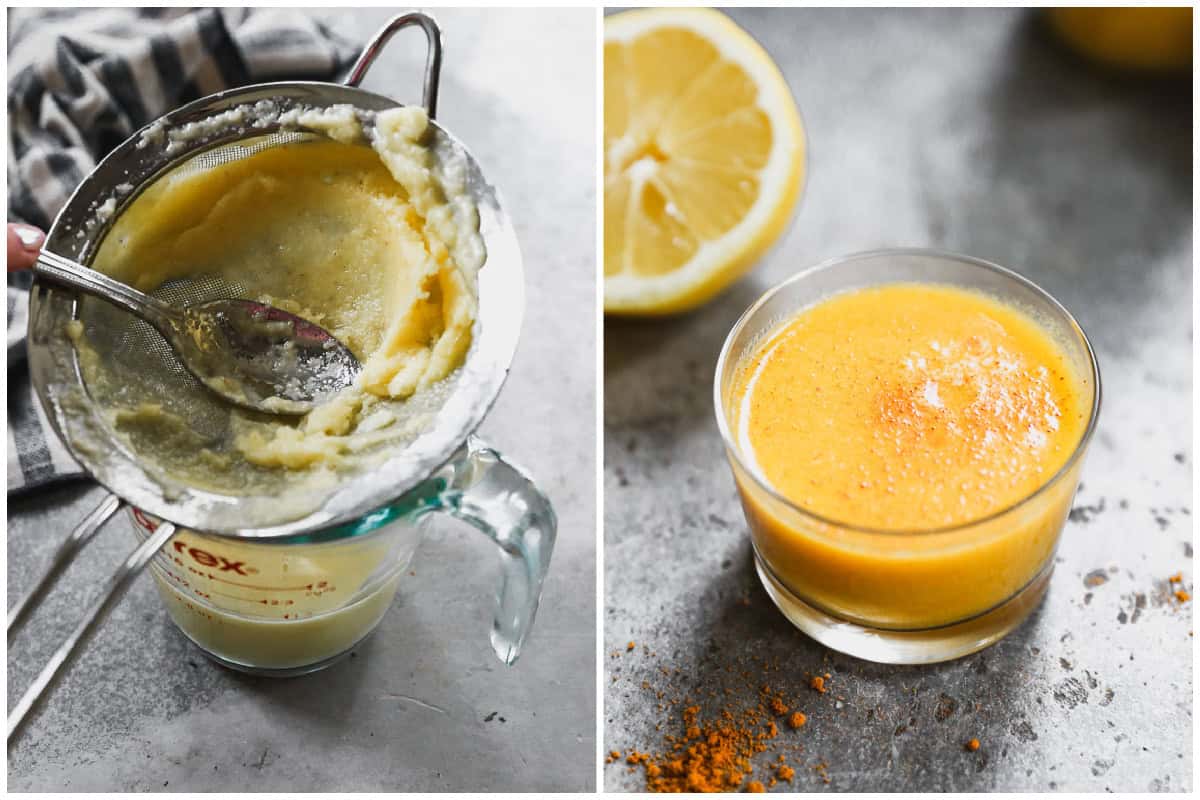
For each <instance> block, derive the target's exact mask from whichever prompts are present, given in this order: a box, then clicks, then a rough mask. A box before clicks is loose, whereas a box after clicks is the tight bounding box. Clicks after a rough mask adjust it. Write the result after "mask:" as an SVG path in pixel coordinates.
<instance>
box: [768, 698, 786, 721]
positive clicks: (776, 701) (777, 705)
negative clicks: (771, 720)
mask: <svg viewBox="0 0 1200 800" xmlns="http://www.w3.org/2000/svg"><path fill="white" fill-rule="evenodd" d="M771 710H772V711H774V712H775V714H776V715H778V716H781V717H782V716H783V715H784V714H786V713H788V707H787V704H786V703H784V702H783V700H781V699H780V698H778V697H772V698H771Z"/></svg>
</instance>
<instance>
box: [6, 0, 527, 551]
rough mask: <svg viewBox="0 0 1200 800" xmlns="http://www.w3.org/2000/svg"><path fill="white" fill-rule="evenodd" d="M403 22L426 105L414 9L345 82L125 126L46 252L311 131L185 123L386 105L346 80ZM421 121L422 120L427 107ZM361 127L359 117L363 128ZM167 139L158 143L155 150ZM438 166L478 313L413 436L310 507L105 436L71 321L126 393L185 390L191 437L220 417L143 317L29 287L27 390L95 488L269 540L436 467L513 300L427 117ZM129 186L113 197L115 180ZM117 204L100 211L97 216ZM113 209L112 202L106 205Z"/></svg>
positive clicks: (457, 430) (482, 377)
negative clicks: (430, 414) (186, 469)
mask: <svg viewBox="0 0 1200 800" xmlns="http://www.w3.org/2000/svg"><path fill="white" fill-rule="evenodd" d="M404 24H420V25H422V26H426V32H427V33H429V34H430V42H431V57H430V64H429V66H428V68H427V75H426V105H427V107H428V110H429V111H432V110H433V108H432V106H433V103H432V100H433V96H434V95H433V92H435V91H436V88H433V89H431V84H432V85H433V86H434V87H435V86H436V81H435V80H433V78H432V77H431V76H432V75H435V74H436V67H435V65H436V64H437V63H438V62H439V61H440V57H439V55H438V53H439V47H438V44H437V43H438V36H437V29H436V27H432V20H430V18H429V17H426V16H424V15H420V14H409V15H405V16H404V17H400V18H397V21H394V22H393V23H392V24H390V25H389V26H388V27H387V28H385V29H384V31H383V32H381V34H380V35H379V36H378V37H376V40H375V41H374V42H373V43H372V44H371V45H369V46H368V48H367V49H366V50H365V51H364V54H363V57H362V59H360V62H359V65H357V66H356V67H355V69H354V71H353V72H352V74H351V78H350V80H349V84H350V85H346V86H343V85H337V84H326V83H301V82H296V83H275V84H261V85H257V86H250V87H245V88H241V89H234V90H230V91H226V92H221V93H218V94H216V95H212V96H210V97H207V98H203V99H201V100H198V101H196V102H194V103H191V104H189V105H187V106H185V107H183V108H181V109H179V110H178V111H175V112H172V113H170V114H168V115H166V116H165V117H163V118H162V119H160V120H159V121H158V122H156V123H154V125H153V126H148V129H144V130H143V131H142V132H139V133H138V134H135V135H134V136H133V137H131V138H130V139H129V140H128V141H126V142H125V143H123V144H122V145H121V146H119V147H118V148H117V149H116V150H114V151H113V152H112V153H111V154H110V155H109V156H108V157H107V158H105V159H104V161H102V162H101V163H100V164H99V165H98V166H97V167H96V169H95V170H94V171H93V173H92V174H91V175H90V176H88V178H87V179H85V181H84V182H83V183H82V184H81V185H80V187H79V189H78V190H77V191H76V192H75V194H74V195H73V196H72V197H71V199H70V201H68V203H67V206H66V207H65V208H64V209H63V211H62V212H61V213H60V215H59V217H58V219H57V220H56V221H55V224H54V226H53V228H52V229H51V231H50V233H49V236H48V238H47V244H46V247H47V249H49V250H51V251H53V252H57V253H60V254H61V255H64V256H67V257H69V258H74V259H75V260H77V261H80V262H82V263H84V264H88V263H90V261H91V259H92V258H93V257H94V255H95V253H96V251H97V249H98V247H99V245H100V243H101V242H102V241H103V238H104V236H105V234H106V233H107V232H108V230H109V229H110V228H111V226H112V223H113V222H114V221H115V219H116V218H118V217H119V216H120V214H121V211H122V209H123V208H125V207H127V205H128V204H129V203H130V202H131V201H132V200H133V199H134V198H135V197H136V196H137V195H138V194H139V193H140V191H141V190H142V189H144V188H145V187H146V186H148V185H149V184H151V183H153V182H154V181H155V180H157V179H159V178H161V177H162V176H163V175H165V174H166V173H168V172H170V171H172V170H175V169H179V168H181V167H182V168H183V169H185V170H189V171H194V170H204V169H211V168H213V167H214V166H218V165H220V164H224V163H227V162H229V161H232V160H236V159H240V158H245V157H247V156H250V155H252V154H254V153H257V152H260V151H261V150H263V149H267V148H271V147H277V146H279V145H281V144H288V143H293V142H296V141H300V140H304V139H310V138H314V137H316V136H319V135H320V133H319V132H318V131H313V130H310V129H306V128H305V127H304V126H303V125H300V124H298V123H289V124H281V123H278V122H270V123H268V124H263V123H262V122H261V121H260V120H258V119H254V120H250V119H249V118H248V120H247V121H246V122H243V123H240V124H237V125H210V126H209V127H211V130H208V129H207V128H203V127H202V128H201V130H202V131H203V132H204V133H203V135H200V136H197V137H195V138H194V139H188V140H187V141H186V142H181V141H179V140H177V139H176V138H175V137H174V136H173V133H174V132H176V131H179V130H180V129H182V128H183V127H184V126H187V125H189V124H192V125H193V130H195V128H196V127H198V126H196V125H195V124H194V123H205V122H206V121H211V120H212V119H213V118H214V117H216V118H220V117H221V115H223V114H224V115H226V116H227V117H228V115H229V114H230V112H231V110H234V109H238V108H247V107H252V106H253V105H254V104H256V103H262V102H263V101H266V102H269V103H271V104H272V106H273V108H275V109H277V111H278V112H279V113H280V114H285V113H286V112H287V111H290V110H294V109H313V108H315V109H325V108H330V107H333V106H337V105H342V104H349V105H351V106H353V107H355V108H357V109H362V110H364V111H366V112H373V111H380V110H384V109H387V108H392V107H396V106H397V105H398V104H397V103H396V102H394V101H392V100H390V99H388V98H386V97H382V96H380V95H377V94H373V93H370V92H367V91H365V90H362V89H359V88H357V87H356V86H354V84H355V83H357V82H358V80H360V79H361V77H362V75H363V74H364V73H365V70H366V66H367V65H369V63H370V59H371V58H373V57H374V55H375V54H377V52H378V50H379V47H380V46H382V44H383V42H384V41H386V39H387V38H388V37H389V36H390V35H391V34H392V33H394V31H395V30H397V29H398V28H400V27H403V25H404ZM431 116H432V115H431ZM367 124H369V120H368V123H367ZM155 126H158V127H157V130H159V131H161V133H160V134H159V136H158V137H157V139H151V141H156V142H157V143H158V146H156V145H154V144H152V145H151V146H146V140H147V138H148V137H146V135H145V130H149V129H153V128H155ZM163 142H166V143H167V144H166V146H161V144H162V143H163ZM426 144H427V146H428V147H429V149H430V151H431V153H432V154H433V159H434V163H435V165H439V166H441V167H444V168H445V169H447V170H451V169H455V168H456V166H455V165H461V167H462V168H463V169H464V170H465V185H466V191H467V194H468V195H469V197H470V198H471V200H473V201H474V204H475V205H476V207H477V208H478V211H479V219H480V224H479V232H480V235H481V237H482V239H483V243H484V246H485V248H486V251H487V258H486V262H485V264H484V266H483V268H482V269H481V270H480V271H479V275H478V294H479V309H478V313H477V319H476V323H475V328H474V331H473V340H472V345H471V349H470V351H469V353H468V356H467V359H466V362H465V363H464V365H463V366H462V367H461V368H460V369H459V370H458V372H457V373H456V378H455V384H454V387H453V391H451V392H448V393H446V396H445V398H444V403H443V404H442V405H441V407H440V408H439V409H438V411H437V415H436V418H435V419H434V421H433V423H432V424H431V425H430V426H429V427H428V429H427V430H425V431H424V432H423V433H422V434H421V435H420V436H419V437H418V438H416V440H415V441H411V442H405V446H404V447H397V448H396V452H395V453H389V454H387V458H386V459H385V460H384V461H383V462H382V463H381V464H379V465H378V466H377V467H375V468H373V469H371V470H364V471H361V472H360V473H358V474H354V475H352V476H350V477H348V479H347V480H344V481H340V482H339V483H338V485H336V486H331V487H329V488H328V490H327V491H326V492H324V493H323V494H321V495H320V496H316V495H314V496H312V497H311V498H310V502H309V504H308V506H307V507H294V508H291V509H286V508H284V507H283V505H282V504H280V503H279V502H277V494H278V489H279V487H278V486H274V485H270V484H264V487H265V488H267V489H270V491H266V492H263V493H254V492H250V493H232V492H222V491H212V490H210V489H202V488H199V487H197V486H193V485H188V484H186V483H180V482H173V481H171V480H169V479H166V478H164V477H163V476H162V475H161V474H158V473H156V472H155V471H154V470H153V469H149V468H148V465H147V464H146V463H144V459H142V458H140V457H139V454H138V453H137V452H132V451H131V450H130V448H129V447H128V446H126V444H125V443H124V442H122V441H121V440H120V438H119V437H117V436H115V435H114V433H113V431H112V429H111V426H110V424H109V422H108V421H107V420H106V418H105V416H104V414H103V411H104V408H103V404H102V403H98V402H96V401H97V399H98V398H97V397H95V396H94V395H93V393H92V391H91V390H92V388H93V387H89V386H87V385H86V384H85V381H84V380H83V376H82V375H81V371H80V368H79V364H78V357H77V353H76V349H75V347H74V346H73V344H72V343H71V341H70V340H69V339H68V338H67V337H66V336H65V335H64V330H65V326H66V324H67V323H68V322H69V321H70V320H72V319H74V318H78V319H79V320H80V321H81V322H83V323H84V324H85V326H86V333H87V335H86V339H87V341H88V342H89V344H91V345H93V346H94V347H95V348H96V349H97V350H98V351H99V352H100V354H101V356H102V358H103V360H104V361H105V362H106V363H111V365H112V368H111V371H114V372H117V371H120V372H122V374H124V375H127V376H129V380H128V381H127V382H128V383H130V384H131V385H130V386H129V387H126V388H125V389H124V391H125V392H127V393H128V394H129V395H130V397H131V398H137V397H141V396H144V397H155V398H160V397H163V396H168V397H169V396H186V397H188V407H187V409H185V410H186V412H187V413H186V416H187V419H189V420H191V421H192V422H193V424H194V425H195V427H196V432H197V433H199V434H200V435H202V436H204V435H209V436H220V435H223V433H224V432H223V431H222V430H221V429H222V420H221V417H222V414H223V411H224V409H223V408H220V407H218V404H217V403H215V402H213V401H212V400H211V398H208V397H207V396H204V393H203V392H197V391H195V387H196V385H197V384H196V383H195V382H194V380H192V379H191V378H190V376H187V375H186V374H185V373H182V372H181V371H180V370H178V369H177V368H176V366H175V364H174V363H173V358H172V357H171V356H170V355H169V352H168V351H167V350H165V344H164V343H163V342H162V340H161V339H159V338H158V336H157V334H156V333H154V332H153V331H152V329H150V328H149V327H148V326H145V325H144V324H142V323H140V322H136V321H133V320H130V319H129V318H128V315H125V314H122V313H121V312H119V311H117V310H115V309H109V308H101V303H100V302H98V301H95V300H91V299H86V300H81V298H80V297H79V296H78V295H77V294H76V293H75V292H73V291H71V290H67V289H63V288H60V287H58V286H54V285H50V284H46V283H42V282H38V283H35V285H34V287H33V291H32V295H31V303H30V335H29V342H30V354H29V362H30V369H31V373H32V377H33V381H34V384H35V386H36V388H37V390H38V395H39V397H40V398H41V400H42V402H43V404H44V405H45V407H46V409H47V412H48V416H49V417H50V420H51V422H52V424H53V425H54V427H55V429H56V430H57V431H58V433H59V435H60V436H61V437H62V438H63V440H64V441H65V442H66V444H67V446H68V447H69V448H70V449H71V451H72V453H73V455H75V457H76V458H77V459H78V460H79V461H80V463H81V464H82V465H83V466H84V467H85V468H87V470H88V471H89V472H90V473H91V474H92V475H93V476H95V477H96V479H97V480H99V481H100V482H101V483H102V484H104V485H105V486H107V487H108V488H109V489H111V490H112V491H113V492H114V493H115V494H117V495H118V496H120V497H121V498H122V499H124V500H125V501H127V502H129V503H131V504H133V505H136V506H138V507H140V508H142V509H145V510H146V511H149V512H151V513H153V514H155V515H156V516H159V517H162V518H164V519H167V520H170V521H171V522H173V523H175V524H178V525H181V526H186V527H189V528H194V529H197V530H203V531H208V532H212V533H218V534H224V535H233V536H239V537H254V538H265V537H277V536H288V535H292V534H296V533H300V532H305V531H312V530H314V529H317V528H322V527H327V526H330V525H334V524H338V523H342V522H347V521H349V520H352V519H355V518H357V517H359V516H361V515H362V514H364V513H366V512H367V511H370V510H372V509H374V508H378V507H379V506H381V505H383V504H384V503H386V502H387V501H389V500H391V499H394V498H395V497H398V496H399V495H401V494H403V493H404V492H405V491H406V490H408V489H410V488H412V487H413V486H415V485H416V484H417V483H418V482H419V481H420V480H421V479H422V478H424V477H425V476H427V475H428V474H429V473H430V472H431V471H432V470H433V469H435V468H436V467H438V466H439V465H441V464H442V463H444V462H445V461H446V460H447V459H448V458H449V457H450V455H451V454H452V453H453V452H454V450H455V449H456V448H457V447H458V446H459V445H460V444H461V443H462V441H463V440H464V439H465V437H466V435H467V434H469V433H470V432H471V431H472V430H473V429H474V428H475V427H476V426H477V425H478V424H479V422H480V421H481V420H482V418H483V416H484V414H485V413H486V411H487V409H488V408H489V407H490V405H491V402H492V401H493V400H494V398H495V396H496V394H497V392H498V391H499V388H500V385H501V383H502V382H503V378H504V376H505V374H506V372H507V368H508V365H509V362H510V360H511V357H512V353H513V351H514V349H515V345H516V339H517V334H518V331H519V327H520V317H521V313H522V308H523V301H524V298H523V286H522V267H521V259H520V252H519V250H518V247H517V243H516V237H515V234H514V232H513V230H512V227H511V225H510V223H509V221H508V219H507V217H506V216H505V214H504V212H503V210H502V209H501V207H500V203H499V200H498V198H497V195H496V192H495V189H493V188H492V187H491V186H490V185H489V184H488V183H487V181H486V179H485V178H484V176H483V175H482V172H481V171H480V169H479V166H478V164H477V163H476V162H475V160H474V159H473V158H472V157H471V156H470V154H469V153H468V152H467V151H466V149H465V148H464V147H463V146H462V144H461V143H460V142H459V141H458V140H457V139H455V138H454V137H453V136H452V135H451V134H449V133H448V132H446V131H445V130H444V129H442V128H441V127H440V126H438V125H437V124H436V123H435V122H431V123H430V127H429V133H428V139H427V141H426ZM120 186H124V187H127V191H126V192H124V193H121V192H120V191H119V190H118V192H117V193H116V194H115V195H114V189H113V187H120ZM114 198H115V200H116V209H115V213H113V214H111V215H110V216H109V217H108V218H107V219H105V218H103V215H100V216H98V215H97V214H96V213H95V211H96V209H98V208H102V207H103V206H104V205H105V203H106V202H108V201H110V200H112V199H114ZM109 205H110V206H111V202H110V203H109ZM155 294H156V295H158V296H160V297H164V298H170V299H173V300H174V299H183V298H186V299H187V300H189V301H196V300H203V299H210V298H212V297H214V296H216V295H223V296H230V295H233V296H241V295H243V294H244V287H238V286H236V285H233V284H228V283H226V284H221V283H217V282H214V281H211V280H210V281H209V282H204V281H194V280H188V281H180V282H176V283H173V284H171V285H166V286H163V287H160V289H159V290H158V291H157V292H155Z"/></svg>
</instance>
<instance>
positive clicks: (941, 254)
mask: <svg viewBox="0 0 1200 800" xmlns="http://www.w3.org/2000/svg"><path fill="white" fill-rule="evenodd" d="M881 256H922V257H926V258H936V259H942V260H946V261H957V262H959V263H961V264H965V265H967V266H970V267H974V268H979V269H983V270H985V271H989V272H992V273H995V274H998V275H1000V276H1001V277H1003V278H1005V279H1007V280H1010V281H1013V282H1014V283H1017V284H1018V285H1020V286H1022V287H1024V288H1026V289H1028V290H1030V291H1032V292H1033V293H1034V294H1036V295H1037V296H1038V297H1039V298H1040V299H1042V300H1044V301H1046V302H1047V303H1048V304H1049V306H1050V307H1051V309H1053V311H1054V312H1055V313H1056V314H1059V315H1061V316H1062V317H1063V318H1065V319H1066V320H1067V321H1068V322H1069V323H1070V325H1071V327H1073V328H1074V330H1075V331H1076V332H1077V333H1078V334H1079V338H1080V339H1081V340H1082V341H1083V344H1084V347H1085V348H1086V350H1087V356H1088V366H1089V367H1090V369H1091V377H1092V385H1093V386H1094V387H1095V388H1094V390H1093V392H1092V397H1093V399H1092V411H1091V416H1090V418H1089V419H1088V424H1087V427H1086V428H1085V429H1084V432H1083V436H1081V437H1080V438H1079V442H1078V443H1077V444H1076V445H1075V450H1074V451H1073V452H1072V453H1071V456H1070V457H1069V458H1068V459H1067V460H1066V462H1064V463H1063V465H1062V467H1060V468H1059V470H1058V471H1057V472H1055V473H1054V474H1053V475H1051V476H1050V477H1049V478H1047V479H1046V480H1045V481H1044V482H1042V483H1041V484H1039V485H1038V487H1037V488H1036V489H1034V490H1033V491H1032V492H1030V493H1029V494H1027V495H1024V496H1023V497H1020V498H1019V499H1017V500H1015V501H1013V502H1012V503H1010V504H1009V505H1006V506H1004V507H1003V508H1001V509H999V510H997V511H994V512H992V513H990V514H988V515H986V516H983V517H979V518H977V519H972V520H967V521H966V522H958V523H954V524H953V525H942V526H937V527H930V528H873V527H870V526H866V525H856V524H853V523H850V522H847V521H845V520H837V519H833V518H831V517H828V516H825V515H824V514H819V513H817V512H815V511H812V510H810V509H807V508H804V507H803V506H801V505H799V504H798V503H795V502H793V501H792V500H789V499H788V498H787V497H784V496H783V494H781V493H780V492H779V491H777V490H776V489H775V487H773V486H771V485H770V484H769V483H767V482H766V480H765V479H763V478H762V477H761V476H759V475H758V474H757V473H756V472H755V470H753V469H751V468H750V467H749V466H748V465H747V464H746V462H745V461H744V460H743V458H742V455H741V453H740V451H739V449H738V446H737V443H736V442H735V441H734V439H733V434H732V432H731V431H730V430H729V421H728V417H727V415H726V413H725V402H724V399H723V398H722V396H721V378H722V376H723V375H724V374H725V369H726V362H727V361H728V360H729V354H730V348H731V347H732V345H733V341H734V339H735V338H737V336H738V334H739V333H741V331H742V330H743V329H744V328H745V327H746V325H748V324H749V322H750V320H751V319H752V318H753V317H754V315H755V314H756V313H758V311H759V310H760V309H761V308H762V307H763V306H764V305H766V303H767V302H768V301H769V300H770V299H771V298H772V297H774V296H775V295H776V294H778V293H779V292H781V291H783V290H784V289H786V288H788V287H789V286H791V285H792V284H795V283H799V282H800V281H803V280H805V279H808V278H811V277H812V276H814V275H816V274H818V273H822V272H825V271H826V270H828V269H831V268H833V267H836V266H838V265H840V264H845V263H848V262H852V261H863V260H866V259H872V258H879V257H881ZM902 282H903V281H896V283H902ZM873 285H877V286H884V285H887V284H886V283H877V284H873ZM1100 402H1101V387H1100V364H1099V362H1098V361H1097V359H1096V352H1095V350H1094V349H1093V348H1092V342H1091V340H1090V339H1089V338H1088V336H1087V333H1085V332H1084V330H1083V326H1082V325H1080V324H1079V321H1078V320H1076V319H1075V317H1074V315H1072V314H1071V312H1070V311H1068V310H1067V309H1066V307H1065V306H1063V304H1062V303H1060V302H1059V301H1058V300H1057V299H1056V298H1055V297H1054V296H1053V295H1052V294H1050V293H1049V292H1048V291H1046V290H1045V289H1043V288H1042V287H1041V286H1039V285H1037V284H1036V283H1034V282H1033V281H1031V280H1030V279H1029V278H1026V277H1025V276H1024V275H1021V274H1020V273H1018V272H1016V271H1014V270H1011V269H1009V268H1008V267H1003V266H1000V265H999V264H996V263H994V262H991V261H986V260H984V259H982V258H976V257H975V256H968V255H965V254H962V253H955V252H953V251H950V250H942V249H938V248H932V247H885V248H878V249H875V250H863V251H859V252H856V253H850V254H848V255H844V256H835V257H833V258H829V259H826V260H824V261H821V262H819V263H817V264H814V265H812V266H809V267H806V268H804V269H801V270H800V271H799V272H797V273H795V274H794V275H792V276H791V277H789V278H786V279H784V280H783V281H781V282H779V283H777V284H775V285H774V286H772V287H771V288H769V289H767V290H766V291H765V292H763V293H762V295H760V296H759V298H758V299H757V300H755V301H754V302H753V303H751V304H750V307H749V308H747V309H746V310H745V311H744V312H742V315H741V316H740V317H738V320H737V322H735V323H734V324H733V327H732V328H730V330H729V333H728V335H726V337H725V343H724V344H723V345H722V346H721V354H720V355H719V356H718V357H717V367H716V373H715V374H714V376H713V410H714V412H715V413H716V417H717V428H718V429H719V430H720V432H721V440H722V442H723V443H724V445H725V452H726V454H727V455H728V457H729V459H730V460H731V461H732V462H733V463H734V465H735V466H736V467H737V468H738V469H740V470H741V471H742V472H744V473H745V474H747V475H749V476H750V478H751V479H752V480H753V481H754V483H755V485H756V486H758V487H759V488H760V489H762V490H763V491H765V492H766V493H767V494H768V495H769V496H770V497H771V498H772V499H773V500H775V501H776V502H779V503H781V504H783V506H784V507H785V508H787V509H789V510H791V511H793V512H795V513H797V514H800V515H801V516H803V517H807V518H809V519H812V520H814V521H816V522H818V523H821V524H823V525H828V526H830V527H834V528H838V529H840V530H844V531H848V532H851V533H860V534H869V535H876V536H917V535H921V536H933V535H939V534H949V533H956V532H962V531H965V530H969V529H971V528H976V527H979V526H982V525H986V524H987V523H990V522H993V521H994V520H997V519H1000V518H1001V517H1004V516H1006V515H1007V514H1010V513H1012V512H1013V511H1016V510H1017V509H1019V508H1021V507H1023V506H1025V505H1026V504H1028V503H1030V502H1032V501H1034V500H1036V499H1037V498H1038V497H1041V496H1042V495H1043V494H1045V493H1046V492H1047V491H1048V490H1049V489H1050V487H1052V486H1055V485H1057V484H1058V483H1059V481H1060V480H1061V479H1062V478H1063V477H1064V476H1065V475H1067V474H1068V473H1069V472H1070V471H1071V470H1072V469H1073V468H1074V467H1075V465H1076V464H1077V463H1078V462H1079V460H1080V459H1081V458H1082V457H1083V454H1084V453H1085V452H1086V450H1087V446H1088V443H1089V442H1090V441H1091V438H1092V434H1093V433H1095V430H1096V423H1097V421H1098V420H1099V418H1100Z"/></svg>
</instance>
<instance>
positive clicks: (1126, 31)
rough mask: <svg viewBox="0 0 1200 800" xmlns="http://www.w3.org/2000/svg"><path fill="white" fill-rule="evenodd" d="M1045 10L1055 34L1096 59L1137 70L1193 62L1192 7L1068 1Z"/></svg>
mask: <svg viewBox="0 0 1200 800" xmlns="http://www.w3.org/2000/svg"><path fill="white" fill-rule="evenodd" d="M1046 14H1047V17H1048V18H1049V21H1050V27H1051V28H1052V29H1053V30H1054V32H1055V33H1057V34H1058V36H1059V38H1061V39H1062V40H1063V41H1064V42H1066V44H1067V45H1069V46H1070V47H1071V48H1072V49H1074V50H1076V51H1077V52H1079V53H1081V54H1083V55H1084V56H1087V57H1088V58H1090V59H1092V60H1094V61H1098V62H1102V63H1104V64H1107V65H1109V66H1112V67H1116V68H1119V69H1127V70H1137V71H1141V72H1147V71H1149V72H1178V71H1184V70H1188V69H1190V68H1191V64H1192V9H1191V8H1188V7H1180V8H1076V7H1072V8H1050V9H1047V10H1046Z"/></svg>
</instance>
